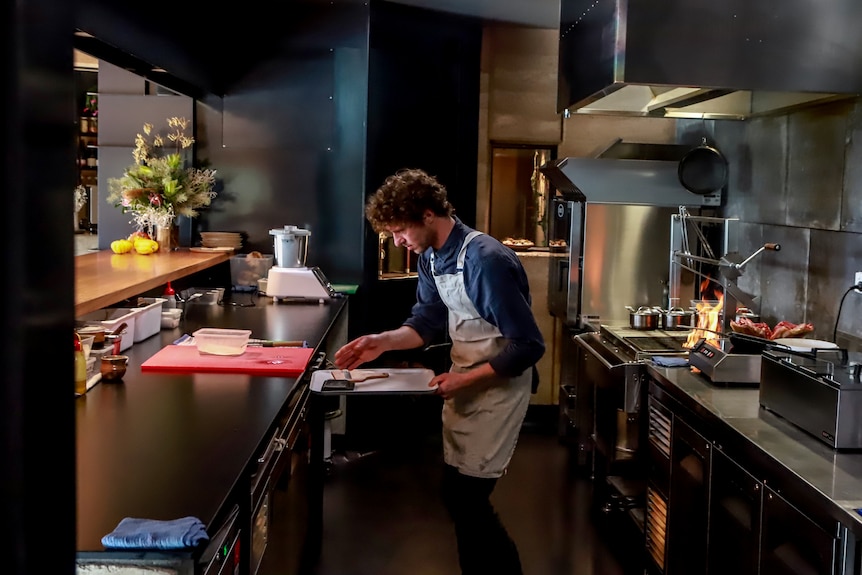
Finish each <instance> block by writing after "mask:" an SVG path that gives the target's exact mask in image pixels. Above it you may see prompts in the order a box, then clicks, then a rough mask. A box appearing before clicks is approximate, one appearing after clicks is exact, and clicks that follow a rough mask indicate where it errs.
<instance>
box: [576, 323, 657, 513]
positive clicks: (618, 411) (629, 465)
mask: <svg viewBox="0 0 862 575" xmlns="http://www.w3.org/2000/svg"><path fill="white" fill-rule="evenodd" d="M575 341H576V342H577V344H578V346H579V347H580V348H581V350H582V351H581V355H580V357H579V360H582V363H583V364H582V367H581V368H580V369H579V372H578V375H579V379H580V380H581V381H579V384H578V387H579V388H582V389H584V392H585V393H586V392H588V391H587V390H591V392H592V417H593V420H592V440H593V461H592V474H593V478H594V481H595V483H594V488H595V493H596V497H595V498H594V500H595V503H596V504H598V505H600V506H601V508H602V510H603V511H605V512H612V511H628V512H629V515H631V516H632V518H633V519H634V521H635V524H636V525H637V527H638V528H639V529H640V528H642V519H641V517H642V513H640V512H636V511H634V510H635V509H636V508H637V509H639V510H642V508H643V504H644V497H645V493H646V479H645V478H646V471H645V466H644V457H643V453H642V452H643V446H644V441H642V437H644V436H645V432H646V425H645V419H644V418H642V417H641V413H640V411H641V405H642V404H643V398H644V397H645V394H646V387H645V385H644V381H645V379H646V368H645V366H644V364H643V363H642V362H639V361H634V360H633V358H632V356H631V355H630V354H628V353H627V352H626V350H623V349H621V348H619V347H618V346H616V345H614V344H613V343H612V342H609V341H607V340H606V339H604V338H603V337H601V335H600V334H597V333H587V334H582V335H578V336H576V337H575Z"/></svg>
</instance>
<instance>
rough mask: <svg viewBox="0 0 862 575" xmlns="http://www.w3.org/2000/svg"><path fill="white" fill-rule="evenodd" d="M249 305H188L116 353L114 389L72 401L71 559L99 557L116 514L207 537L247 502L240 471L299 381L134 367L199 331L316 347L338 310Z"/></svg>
mask: <svg viewBox="0 0 862 575" xmlns="http://www.w3.org/2000/svg"><path fill="white" fill-rule="evenodd" d="M252 297H255V296H251V295H248V294H238V295H237V296H236V298H235V299H236V300H237V301H238V303H246V302H249V301H252V299H251V298H252ZM255 301H256V302H257V305H255V306H254V307H229V306H219V305H215V304H211V305H204V304H197V303H194V302H193V303H190V304H189V305H188V309H187V312H186V316H185V317H184V319H183V321H182V322H181V323H180V326H179V327H178V328H176V329H173V330H162V331H161V332H160V334H157V335H155V336H153V337H151V338H148V339H146V340H144V341H142V342H139V343H136V344H134V345H133V346H132V347H131V348H130V349H129V350H127V351H126V355H128V356H129V358H130V361H129V367H128V371H127V373H126V375H125V377H124V378H123V382H122V383H107V382H101V383H99V384H98V385H96V386H95V387H93V388H92V389H91V390H90V391H89V392H87V394H86V395H85V396H83V397H81V398H77V399H75V411H76V413H75V418H76V430H75V432H76V445H77V472H76V475H77V506H78V508H77V550H78V552H79V554H80V553H82V552H83V553H85V554H86V552H91V551H95V552H103V551H104V548H103V546H102V544H101V538H102V536H103V535H105V534H107V533H109V532H110V531H112V530H113V529H114V527H115V526H116V525H117V523H118V522H119V521H120V520H121V519H123V518H124V517H142V518H149V519H176V518H180V517H184V516H195V517H198V518H199V519H201V521H203V522H204V524H205V525H206V526H207V531H208V532H209V533H210V535H211V536H212V535H213V534H214V531H215V529H216V528H217V527H218V525H219V522H220V521H221V520H222V517H221V516H222V515H223V514H225V513H226V512H227V510H228V508H229V507H228V505H226V504H227V503H230V502H232V501H233V498H235V497H237V496H240V497H249V494H248V491H247V490H248V486H247V485H246V484H244V483H242V479H241V478H242V476H243V471H244V470H245V469H246V468H247V466H248V464H249V462H250V460H251V458H252V456H253V455H255V454H256V453H257V452H258V450H259V449H261V447H263V446H264V445H265V442H266V441H267V440H268V438H269V431H270V429H271V427H272V425H273V423H274V421H275V418H276V416H277V415H278V413H279V411H280V410H281V408H282V407H283V406H284V405H285V402H286V401H287V400H288V399H289V397H290V396H291V392H292V391H293V390H294V389H295V388H296V387H297V381H298V380H299V378H296V377H284V378H280V377H257V376H255V377H253V376H247V375H241V374H162V373H141V371H140V364H141V363H142V362H143V361H145V360H146V359H147V358H149V357H150V356H152V355H153V354H154V353H156V352H157V351H158V350H159V349H161V348H162V347H163V346H164V345H167V344H170V343H171V342H172V341H174V340H175V339H176V338H178V337H180V336H181V335H182V334H183V333H192V332H194V331H195V330H196V329H198V328H200V327H226V328H244V329H251V330H252V337H254V338H260V339H273V340H306V341H307V342H308V344H309V346H314V347H315V348H317V347H319V346H320V344H321V342H322V341H323V339H324V338H325V337H326V335H327V333H328V332H329V330H330V329H331V328H332V326H333V323H334V322H335V320H336V319H337V318H338V317H339V314H341V312H342V311H343V310H345V309H346V303H347V299H335V300H331V302H330V303H327V304H322V305H319V304H289V303H278V304H274V303H272V300H271V299H270V298H256V297H255ZM49 449H50V446H46V450H49ZM243 492H244V493H243Z"/></svg>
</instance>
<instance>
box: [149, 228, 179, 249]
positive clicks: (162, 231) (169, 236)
mask: <svg viewBox="0 0 862 575" xmlns="http://www.w3.org/2000/svg"><path fill="white" fill-rule="evenodd" d="M155 240H156V241H157V242H158V243H159V251H160V252H172V251H174V250H176V249H178V248H179V247H180V226H179V225H177V223H176V222H171V224H170V225H167V226H156V237H155Z"/></svg>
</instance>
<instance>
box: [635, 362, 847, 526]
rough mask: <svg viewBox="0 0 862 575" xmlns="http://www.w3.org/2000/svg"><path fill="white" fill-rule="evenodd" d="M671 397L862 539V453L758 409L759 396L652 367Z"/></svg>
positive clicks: (753, 391)
mask: <svg viewBox="0 0 862 575" xmlns="http://www.w3.org/2000/svg"><path fill="white" fill-rule="evenodd" d="M647 369H648V371H649V373H650V375H652V376H653V377H654V379H655V380H656V381H657V383H658V384H659V385H660V386H661V388H662V389H663V390H665V391H666V392H667V393H668V394H669V395H670V396H671V397H673V398H674V399H676V400H677V401H679V402H680V403H681V404H683V405H684V406H685V407H686V408H688V409H690V410H691V411H693V412H694V413H695V414H696V415H698V416H699V417H701V418H703V419H704V420H707V421H708V422H710V423H711V424H713V425H714V426H715V425H717V426H721V427H723V428H724V429H725V430H729V431H730V432H732V433H733V434H734V435H735V436H736V438H738V439H739V440H740V441H742V442H743V443H745V444H746V446H747V447H748V448H750V450H751V451H753V452H756V453H758V454H759V455H760V456H762V457H761V458H762V459H764V460H765V461H767V462H768V463H769V464H771V465H775V466H781V468H783V469H782V471H786V472H788V473H789V474H792V476H794V478H795V479H798V482H799V483H800V484H801V485H802V486H803V488H805V489H807V490H810V491H812V493H813V494H814V495H815V496H816V498H817V499H821V500H824V501H825V502H826V505H828V506H830V507H831V509H829V510H828V511H829V513H830V515H831V516H833V517H835V518H836V519H838V520H839V521H841V523H843V524H844V525H846V526H847V528H848V529H850V530H851V531H852V532H853V533H854V534H855V535H856V536H857V537H860V536H862V515H860V514H859V513H858V512H857V511H856V509H860V508H862V453H860V452H855V451H854V452H841V451H836V450H833V449H831V448H830V447H829V446H827V445H826V444H824V443H823V442H821V441H819V440H818V439H816V438H814V437H812V436H811V435H809V434H808V433H806V432H804V431H802V430H800V429H799V428H797V427H796V426H794V425H792V424H791V423H789V422H787V421H786V420H784V419H782V418H781V417H779V416H777V415H775V414H773V413H771V412H769V411H766V410H764V409H761V408H760V403H759V393H760V392H759V390H758V389H749V388H746V389H742V388H724V387H718V386H716V385H714V384H712V383H710V382H709V381H708V380H707V379H706V378H704V377H702V376H700V375H698V374H695V373H692V372H691V370H690V369H689V368H664V367H659V366H657V365H654V364H648V368H647Z"/></svg>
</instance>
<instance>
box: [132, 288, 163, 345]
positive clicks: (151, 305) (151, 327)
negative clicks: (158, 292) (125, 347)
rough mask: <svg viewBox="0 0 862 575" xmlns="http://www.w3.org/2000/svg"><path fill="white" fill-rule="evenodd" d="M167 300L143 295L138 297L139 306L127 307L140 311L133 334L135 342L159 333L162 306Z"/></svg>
mask: <svg viewBox="0 0 862 575" xmlns="http://www.w3.org/2000/svg"><path fill="white" fill-rule="evenodd" d="M165 301H166V300H165V298H162V297H142V298H138V304H139V307H136V308H126V309H128V310H129V311H134V312H137V313H138V316H137V318H135V329H134V332H133V336H132V338H133V340H134V342H135V343H138V342H139V341H144V340H145V339H147V338H148V337H152V336H154V335H156V334H157V333H159V331H160V330H161V324H162V306H163V305H164V303H165ZM140 304H144V305H140Z"/></svg>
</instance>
